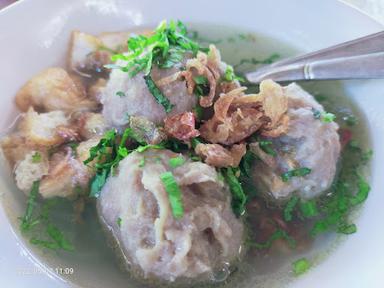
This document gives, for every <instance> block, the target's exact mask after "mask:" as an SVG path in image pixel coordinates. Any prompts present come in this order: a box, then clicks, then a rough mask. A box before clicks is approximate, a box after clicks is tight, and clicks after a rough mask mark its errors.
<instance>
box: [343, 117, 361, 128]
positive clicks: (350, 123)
mask: <svg viewBox="0 0 384 288" xmlns="http://www.w3.org/2000/svg"><path fill="white" fill-rule="evenodd" d="M343 120H344V121H345V123H347V125H348V126H355V125H356V124H357V123H358V120H357V118H356V117H355V116H353V115H348V116H345V117H344V118H343Z"/></svg>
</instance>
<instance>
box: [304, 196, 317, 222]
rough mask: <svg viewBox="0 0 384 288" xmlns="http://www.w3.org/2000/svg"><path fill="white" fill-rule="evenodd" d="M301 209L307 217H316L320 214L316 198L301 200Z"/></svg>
mask: <svg viewBox="0 0 384 288" xmlns="http://www.w3.org/2000/svg"><path fill="white" fill-rule="evenodd" d="M300 211H301V213H302V214H303V216H304V217H305V218H311V217H315V216H317V215H318V214H319V211H318V209H317V204H316V200H309V201H305V202H303V201H301V202H300Z"/></svg>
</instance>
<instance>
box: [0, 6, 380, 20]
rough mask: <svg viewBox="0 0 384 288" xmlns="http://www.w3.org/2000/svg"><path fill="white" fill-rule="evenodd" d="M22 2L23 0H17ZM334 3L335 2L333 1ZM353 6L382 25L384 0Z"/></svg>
mask: <svg viewBox="0 0 384 288" xmlns="http://www.w3.org/2000/svg"><path fill="white" fill-rule="evenodd" d="M19 1H23V0H19ZM335 1H336V0H335ZM341 1H343V2H345V3H347V4H350V5H352V6H355V7H357V8H359V9H360V10H362V11H363V12H365V13H367V14H368V15H370V16H371V17H372V18H374V19H376V20H377V21H379V22H381V23H382V24H384V0H341ZM13 2H16V0H0V9H2V8H4V7H6V6H8V5H9V4H11V3H13Z"/></svg>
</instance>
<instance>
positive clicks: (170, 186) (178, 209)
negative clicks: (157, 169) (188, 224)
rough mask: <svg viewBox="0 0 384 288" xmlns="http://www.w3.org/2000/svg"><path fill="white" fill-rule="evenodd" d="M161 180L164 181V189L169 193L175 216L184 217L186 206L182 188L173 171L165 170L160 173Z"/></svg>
mask: <svg viewBox="0 0 384 288" xmlns="http://www.w3.org/2000/svg"><path fill="white" fill-rule="evenodd" d="M160 180H161V182H163V185H164V189H165V191H166V192H167V194H168V198H169V203H170V205H171V208H172V214H173V216H174V217H175V218H182V217H183V216H184V207H183V202H182V195H181V190H180V187H179V185H178V184H177V182H176V180H175V178H174V176H173V174H172V172H164V173H163V174H161V175H160Z"/></svg>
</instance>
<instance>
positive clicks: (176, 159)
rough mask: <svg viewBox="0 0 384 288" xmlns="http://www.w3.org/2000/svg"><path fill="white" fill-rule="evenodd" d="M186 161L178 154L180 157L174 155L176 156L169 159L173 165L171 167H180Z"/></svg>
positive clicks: (170, 164)
mask: <svg viewBox="0 0 384 288" xmlns="http://www.w3.org/2000/svg"><path fill="white" fill-rule="evenodd" d="M184 163H185V160H184V158H183V157H182V156H178V157H174V158H171V159H169V162H168V164H169V166H171V168H176V167H179V166H181V165H183V164H184Z"/></svg>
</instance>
